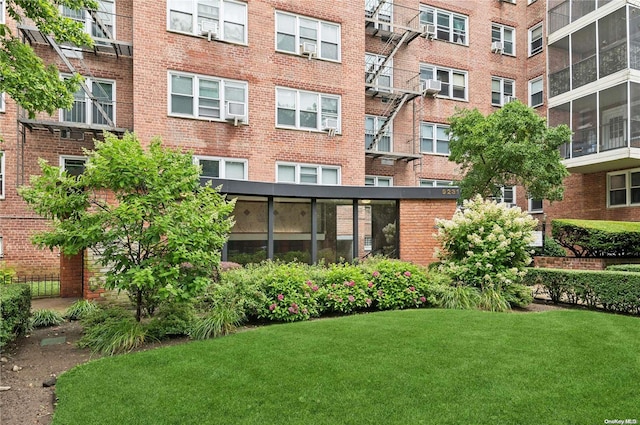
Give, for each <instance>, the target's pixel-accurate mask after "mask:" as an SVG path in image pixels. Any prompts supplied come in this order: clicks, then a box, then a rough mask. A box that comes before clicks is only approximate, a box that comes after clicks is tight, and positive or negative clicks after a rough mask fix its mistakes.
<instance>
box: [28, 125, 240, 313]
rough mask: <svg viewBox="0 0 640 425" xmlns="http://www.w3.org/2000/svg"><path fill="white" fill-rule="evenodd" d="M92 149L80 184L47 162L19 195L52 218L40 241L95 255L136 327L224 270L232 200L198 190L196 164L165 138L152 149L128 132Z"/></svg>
mask: <svg viewBox="0 0 640 425" xmlns="http://www.w3.org/2000/svg"><path fill="white" fill-rule="evenodd" d="M95 143H96V147H95V150H94V151H91V152H87V154H88V155H89V159H88V162H87V165H86V169H85V172H84V173H83V174H82V175H80V176H79V177H77V178H76V177H73V176H71V175H69V174H68V173H66V172H61V170H60V169H59V168H58V167H54V166H51V165H49V164H47V163H46V161H43V160H41V161H40V167H41V169H42V175H41V176H33V177H32V178H31V186H30V187H26V186H25V187H22V188H20V190H19V193H20V195H21V196H22V197H23V198H24V199H25V200H26V201H27V203H28V204H29V205H30V206H31V207H32V208H33V209H34V210H35V211H36V212H37V213H38V214H39V215H41V216H43V217H45V218H47V219H50V220H51V228H50V229H49V230H47V231H44V232H41V233H39V234H36V235H35V236H34V238H33V240H34V242H35V243H36V244H37V245H38V246H40V247H48V248H50V249H52V248H54V247H59V248H60V249H61V251H62V252H63V253H64V254H69V255H72V254H76V253H78V252H80V251H81V250H83V249H85V248H89V249H91V250H93V251H94V252H95V253H96V254H98V256H97V258H98V261H99V263H100V264H101V265H103V266H105V267H107V268H108V270H109V271H108V272H107V273H106V286H107V287H108V288H117V289H122V290H126V291H128V293H129V296H130V297H131V298H132V300H133V301H134V303H135V304H136V307H137V314H136V317H137V319H138V320H140V318H141V316H142V313H143V311H144V310H146V311H147V312H148V313H150V314H151V313H153V310H154V308H155V307H156V306H157V305H158V303H159V302H160V301H162V300H165V299H175V300H187V299H190V298H191V297H193V296H194V295H196V294H197V293H199V292H200V290H202V289H203V288H204V287H205V286H206V285H207V284H208V283H210V281H211V277H212V276H213V271H214V270H215V269H216V267H217V266H218V264H219V263H220V250H221V248H222V246H223V244H224V243H225V241H226V240H227V236H228V233H229V231H230V230H231V227H232V226H233V219H232V218H231V216H230V215H231V213H232V212H233V208H234V202H233V201H227V200H226V199H225V197H224V196H222V195H221V194H220V193H219V191H218V190H216V189H215V188H212V187H211V186H210V185H207V186H201V185H200V180H199V174H200V173H199V169H198V167H197V166H196V165H194V164H193V163H192V161H191V157H190V156H189V155H186V154H182V153H180V152H177V151H173V150H169V149H164V148H162V147H161V145H160V141H159V140H154V141H152V143H151V145H150V147H149V150H148V151H144V150H143V149H142V147H141V146H140V143H139V141H138V140H137V139H136V137H135V136H134V135H133V134H130V133H128V134H125V136H124V137H123V138H122V139H118V138H117V137H116V136H114V135H111V134H106V135H105V141H104V142H100V141H96V142H95Z"/></svg>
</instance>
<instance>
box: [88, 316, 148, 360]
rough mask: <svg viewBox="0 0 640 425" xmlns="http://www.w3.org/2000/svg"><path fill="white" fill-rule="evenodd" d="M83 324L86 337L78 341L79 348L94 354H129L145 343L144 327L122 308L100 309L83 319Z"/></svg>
mask: <svg viewBox="0 0 640 425" xmlns="http://www.w3.org/2000/svg"><path fill="white" fill-rule="evenodd" d="M82 324H83V326H84V335H83V336H82V338H80V340H78V347H80V348H89V349H91V351H92V352H94V353H101V354H104V355H108V356H112V355H114V354H118V353H127V352H130V351H131V350H133V349H135V348H137V347H140V346H141V345H142V344H143V343H144V341H145V330H144V327H143V326H142V325H141V324H140V323H139V322H137V321H136V320H135V318H134V317H133V315H132V314H131V313H130V312H128V311H126V310H124V309H122V308H118V307H111V308H107V309H98V310H96V311H95V312H93V313H91V314H88V315H87V316H86V317H85V318H84V319H82Z"/></svg>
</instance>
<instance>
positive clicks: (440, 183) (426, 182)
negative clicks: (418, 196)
mask: <svg viewBox="0 0 640 425" xmlns="http://www.w3.org/2000/svg"><path fill="white" fill-rule="evenodd" d="M451 186H454V182H453V181H452V180H433V179H420V187H451Z"/></svg>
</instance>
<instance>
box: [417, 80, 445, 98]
mask: <svg viewBox="0 0 640 425" xmlns="http://www.w3.org/2000/svg"><path fill="white" fill-rule="evenodd" d="M440 90H442V83H441V82H440V81H438V80H424V81H423V82H422V95H423V96H426V95H428V94H430V95H432V96H435V95H437V94H438V93H440Z"/></svg>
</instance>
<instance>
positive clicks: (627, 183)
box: [607, 168, 640, 208]
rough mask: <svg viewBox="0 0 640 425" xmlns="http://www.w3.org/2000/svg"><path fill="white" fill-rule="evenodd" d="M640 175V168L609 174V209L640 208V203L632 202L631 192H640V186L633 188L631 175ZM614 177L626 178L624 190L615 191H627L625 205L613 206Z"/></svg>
mask: <svg viewBox="0 0 640 425" xmlns="http://www.w3.org/2000/svg"><path fill="white" fill-rule="evenodd" d="M636 173H640V168H633V169H630V170H624V171H613V172H611V173H607V208H623V207H637V206H640V202H635V203H632V202H631V190H632V189H636V190H640V186H636V187H631V174H636ZM612 176H624V189H621V188H616V189H615V190H624V191H625V203H624V204H616V205H611V190H612V189H611V177H612Z"/></svg>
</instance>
